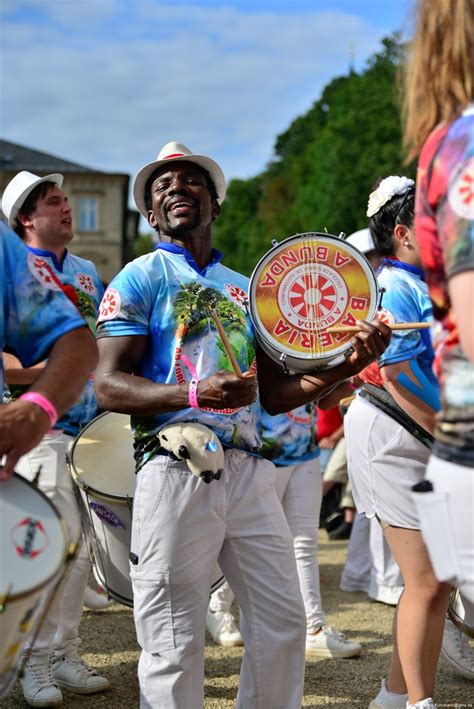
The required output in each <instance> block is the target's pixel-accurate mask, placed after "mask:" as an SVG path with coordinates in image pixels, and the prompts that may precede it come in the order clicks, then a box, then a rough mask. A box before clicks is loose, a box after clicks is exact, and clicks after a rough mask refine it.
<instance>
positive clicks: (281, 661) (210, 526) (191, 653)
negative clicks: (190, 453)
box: [131, 450, 306, 709]
mask: <svg viewBox="0 0 474 709" xmlns="http://www.w3.org/2000/svg"><path fill="white" fill-rule="evenodd" d="M274 476H275V468H274V466H273V465H272V464H271V463H269V462H268V461H265V460H261V459H257V458H255V457H252V456H250V455H248V454H246V453H244V452H242V451H237V450H227V451H226V453H225V467H224V471H223V473H222V476H221V479H220V480H219V481H215V480H214V481H212V482H211V483H210V484H209V485H207V484H206V483H204V482H203V481H202V480H200V479H198V478H197V477H195V476H193V475H191V473H190V472H189V470H188V468H187V466H186V465H185V464H184V463H179V462H175V461H172V460H171V459H170V458H168V457H166V456H157V457H156V458H154V459H153V460H152V461H150V462H149V463H147V464H146V465H145V466H144V467H143V468H142V470H141V471H140V472H139V474H138V478H137V487H136V492H135V497H134V505H133V529H132V552H133V553H134V554H136V555H137V556H138V563H137V564H136V565H134V564H131V577H132V583H133V591H134V617H135V625H136V630H137V638H138V642H139V643H140V645H141V647H142V650H143V651H142V654H141V657H140V662H139V668H138V673H139V679H140V703H141V707H142V708H144V707H147V708H150V709H200V708H201V707H202V706H203V694H204V692H203V684H204V681H203V680H204V646H205V628H206V614H207V607H208V603H209V589H210V584H211V579H212V576H213V574H214V569H215V564H216V562H219V565H220V567H221V569H222V571H223V573H224V574H225V576H226V578H227V579H228V580H229V582H230V584H231V586H232V588H233V590H234V592H235V596H236V599H237V602H238V604H239V606H240V609H241V617H240V630H241V633H242V637H243V640H244V643H245V654H244V658H243V662H242V668H241V673H240V686H239V691H238V696H237V707H238V708H239V709H257V708H258V709H270V708H272V709H273V708H274V709H277V708H280V709H300V707H301V701H302V695H303V684H304V653H305V636H306V633H305V631H306V624H305V616H304V606H303V601H302V598H301V593H300V590H299V584H298V576H297V572H296V563H295V556H294V551H293V540H292V536H291V532H290V529H289V527H288V523H287V522H286V519H285V516H284V513H283V510H282V507H281V504H280V502H279V500H278V497H277V495H276V492H275V487H274Z"/></svg>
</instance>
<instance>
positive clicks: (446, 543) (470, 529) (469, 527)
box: [412, 456, 474, 603]
mask: <svg viewBox="0 0 474 709" xmlns="http://www.w3.org/2000/svg"><path fill="white" fill-rule="evenodd" d="M426 478H427V480H429V481H430V482H431V483H432V485H433V491H432V492H414V493H412V496H413V499H414V500H415V503H416V505H417V510H418V514H419V516H420V520H421V532H422V534H423V539H424V541H425V544H426V546H427V547H428V552H429V555H430V559H431V563H432V564H433V569H434V572H435V574H436V576H437V578H438V580H439V581H447V582H448V583H450V584H451V585H452V586H455V587H456V588H459V590H460V591H461V592H462V594H463V595H464V596H465V597H466V598H467V599H468V600H469V601H470V602H471V603H474V514H473V509H474V470H473V469H472V468H467V467H465V466H463V465H457V464H456V463H449V462H448V461H445V460H441V459H440V458H436V457H435V456H431V458H430V461H429V464H428V468H427V470H426Z"/></svg>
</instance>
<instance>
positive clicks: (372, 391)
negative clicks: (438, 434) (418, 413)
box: [360, 382, 434, 449]
mask: <svg viewBox="0 0 474 709" xmlns="http://www.w3.org/2000/svg"><path fill="white" fill-rule="evenodd" d="M360 396H361V397H362V398H363V399H365V400H366V401H368V402H369V403H370V404H372V406H375V407H376V408H377V409H380V410H381V411H383V412H384V414H386V415H387V416H390V418H392V419H393V420H394V421H396V422H397V423H398V424H400V426H402V428H404V429H405V430H406V431H408V433H410V434H411V435H412V436H414V437H415V438H416V439H417V440H418V441H420V443H422V444H423V445H424V446H426V447H427V448H430V449H431V448H432V447H433V443H434V438H433V436H432V435H431V433H428V431H425V429H424V428H422V426H420V424H418V423H417V422H416V421H414V420H413V419H412V418H411V416H409V415H408V414H407V413H405V411H403V409H401V408H400V407H399V405H398V404H397V402H396V401H395V399H394V398H393V396H392V395H391V394H390V392H388V391H387V390H386V389H381V388H380V387H377V386H375V385H374V384H368V383H365V382H364V386H363V388H362V389H361V391H360Z"/></svg>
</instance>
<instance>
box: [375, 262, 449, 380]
mask: <svg viewBox="0 0 474 709" xmlns="http://www.w3.org/2000/svg"><path fill="white" fill-rule="evenodd" d="M377 280H378V282H379V286H381V287H382V288H385V289H386V292H385V293H384V294H383V299H382V312H381V313H380V315H377V317H380V316H381V317H382V319H383V320H385V321H386V322H388V323H396V322H431V321H432V319H433V311H432V305H431V300H430V296H429V293H428V287H427V285H426V283H425V281H424V278H423V271H422V270H421V269H419V268H417V267H416V266H412V265H410V264H406V263H404V262H402V261H398V260H397V259H392V258H384V259H383V261H382V265H381V266H380V268H379V270H378V272H377ZM409 359H416V361H417V364H418V366H419V367H420V369H421V371H422V372H423V374H424V375H425V376H426V377H427V379H428V381H429V382H430V384H432V386H433V387H434V388H435V389H436V390H438V382H437V379H436V377H435V375H434V373H433V369H432V367H433V359H434V351H433V345H432V341H431V333H430V330H393V331H392V339H391V340H390V344H389V346H388V347H387V349H386V350H385V352H384V353H383V354H382V356H381V357H379V359H378V360H377V364H378V365H379V366H380V367H382V366H384V365H389V364H397V363H398V362H403V361H405V360H409Z"/></svg>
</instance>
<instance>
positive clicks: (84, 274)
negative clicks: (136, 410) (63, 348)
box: [7, 237, 104, 436]
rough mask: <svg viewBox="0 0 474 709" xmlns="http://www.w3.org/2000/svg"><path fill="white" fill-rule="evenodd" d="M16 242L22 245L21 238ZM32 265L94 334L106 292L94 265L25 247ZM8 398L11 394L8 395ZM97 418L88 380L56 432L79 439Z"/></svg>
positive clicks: (13, 389) (12, 388)
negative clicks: (50, 280) (49, 276)
mask: <svg viewBox="0 0 474 709" xmlns="http://www.w3.org/2000/svg"><path fill="white" fill-rule="evenodd" d="M16 238H17V241H19V238H18V237H16ZM26 248H27V249H28V252H29V254H30V255H29V257H28V258H29V262H30V263H31V264H32V266H33V268H34V269H35V270H36V272H37V273H42V272H43V271H45V269H47V270H48V271H49V272H52V274H53V278H54V279H55V285H56V288H58V289H61V290H63V292H64V293H65V294H66V295H67V297H68V298H69V300H70V301H71V302H72V303H73V305H75V307H76V308H77V310H79V312H80V314H81V315H82V317H83V318H84V320H85V321H86V322H87V324H88V325H89V328H90V330H91V331H92V333H93V334H95V321H96V317H97V311H98V308H99V304H100V301H101V299H102V295H103V293H104V288H103V286H102V282H101V280H100V278H99V275H98V273H97V270H96V267H95V266H94V264H93V263H92V262H91V261H87V260H86V259H83V258H81V257H79V256H75V255H74V254H71V253H69V251H66V253H65V256H64V258H63V260H62V262H61V263H59V261H58V259H57V257H56V255H55V254H54V253H52V252H51V251H44V250H43V249H37V248H33V247H31V246H26ZM25 388H26V387H19V386H13V385H10V387H9V393H10V397H11V398H13V399H14V398H16V397H17V396H19V394H20V393H21V392H22V391H23V390H24V389H25ZM7 396H8V392H7ZM97 414H98V406H97V400H96V397H95V393H94V381H93V377H92V376H91V377H90V378H89V381H88V382H87V384H86V386H85V388H84V389H83V391H82V394H81V397H80V399H79V400H78V401H77V402H76V403H75V404H74V405H73V406H72V407H71V408H70V409H69V410H68V411H67V412H66V413H65V414H64V416H62V417H61V418H60V419H59V421H58V422H57V424H56V426H55V428H58V429H62V430H63V431H65V432H66V433H68V434H69V435H71V436H77V434H78V433H79V431H80V430H81V428H83V426H85V425H86V424H88V423H89V421H92V419H93V418H95V417H96V416H97Z"/></svg>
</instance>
